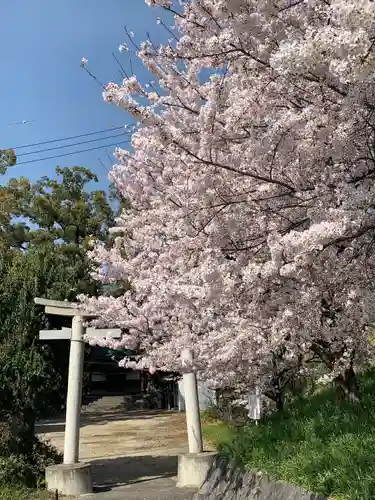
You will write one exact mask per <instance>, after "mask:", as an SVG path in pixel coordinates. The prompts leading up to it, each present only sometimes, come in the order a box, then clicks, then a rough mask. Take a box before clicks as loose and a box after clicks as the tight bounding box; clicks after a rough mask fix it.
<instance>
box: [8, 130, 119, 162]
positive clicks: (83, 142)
mask: <svg viewBox="0 0 375 500" xmlns="http://www.w3.org/2000/svg"><path fill="white" fill-rule="evenodd" d="M115 137H124V134H123V133H122V134H117V135H109V136H107V137H98V138H96V139H90V140H88V141H81V142H75V143H73V144H63V145H62V146H55V147H53V148H47V149H39V150H37V151H29V152H27V153H21V154H20V155H17V158H20V157H21V156H29V155H34V154H37V153H45V152H47V151H54V150H55V149H64V148H69V147H71V146H80V145H81V144H89V143H90V142H96V141H102V140H103V139H113V138H115Z"/></svg>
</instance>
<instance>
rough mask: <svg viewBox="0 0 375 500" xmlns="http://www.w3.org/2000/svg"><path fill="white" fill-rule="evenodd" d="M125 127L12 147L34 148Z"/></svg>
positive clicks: (115, 128)
mask: <svg viewBox="0 0 375 500" xmlns="http://www.w3.org/2000/svg"><path fill="white" fill-rule="evenodd" d="M124 128H125V127H124V126H122V125H121V126H120V127H112V128H110V129H108V128H106V129H105V130H98V131H97V132H88V133H86V134H80V135H72V136H71V137H61V138H60V139H53V140H50V141H43V142H36V143H35V144H25V145H23V146H17V147H12V148H11V149H24V148H32V147H33V146H41V145H43V144H51V143H52V142H61V141H69V140H70V139H80V138H81V137H87V136H89V135H95V134H103V133H104V132H109V131H110V130H120V129H124Z"/></svg>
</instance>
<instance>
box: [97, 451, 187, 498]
mask: <svg viewBox="0 0 375 500" xmlns="http://www.w3.org/2000/svg"><path fill="white" fill-rule="evenodd" d="M90 463H91V467H92V469H91V470H92V478H93V483H94V490H95V491H96V492H100V491H109V490H112V489H113V488H117V487H119V486H125V485H128V484H134V483H141V482H145V481H150V480H152V479H155V478H172V477H174V476H176V474H177V456H170V457H165V456H164V457H163V456H156V457H153V456H149V455H143V456H135V457H122V458H113V459H111V458H103V459H98V460H93V461H90Z"/></svg>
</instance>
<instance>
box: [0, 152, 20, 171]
mask: <svg viewBox="0 0 375 500" xmlns="http://www.w3.org/2000/svg"><path fill="white" fill-rule="evenodd" d="M16 163H17V156H16V153H15V152H14V151H13V149H10V148H9V149H0V174H4V173H5V172H6V169H7V167H12V166H13V165H15V164H16Z"/></svg>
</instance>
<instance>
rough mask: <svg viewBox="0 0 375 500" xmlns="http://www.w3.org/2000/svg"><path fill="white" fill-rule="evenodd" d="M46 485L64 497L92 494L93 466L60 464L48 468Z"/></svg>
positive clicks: (87, 464)
mask: <svg viewBox="0 0 375 500" xmlns="http://www.w3.org/2000/svg"><path fill="white" fill-rule="evenodd" d="M46 485H47V489H48V490H50V491H56V490H57V491H58V492H59V493H61V494H62V495H66V496H69V495H86V494H87V493H92V478H91V464H89V463H78V464H58V465H50V466H49V467H47V468H46Z"/></svg>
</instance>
